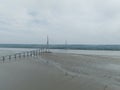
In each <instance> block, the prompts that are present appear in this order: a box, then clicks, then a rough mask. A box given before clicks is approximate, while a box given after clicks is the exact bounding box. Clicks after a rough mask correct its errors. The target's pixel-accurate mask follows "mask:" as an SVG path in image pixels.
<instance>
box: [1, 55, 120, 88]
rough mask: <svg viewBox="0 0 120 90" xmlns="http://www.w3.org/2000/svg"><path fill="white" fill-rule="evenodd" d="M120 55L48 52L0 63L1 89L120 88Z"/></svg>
mask: <svg viewBox="0 0 120 90" xmlns="http://www.w3.org/2000/svg"><path fill="white" fill-rule="evenodd" d="M119 69H120V59H119V58H111V57H108V56H106V57H105V56H99V55H81V54H67V53H66V54H63V53H46V54H42V55H41V56H39V57H28V58H24V59H22V60H21V59H20V60H19V59H18V60H16V61H14V60H13V61H12V62H7V63H4V64H0V89H1V90H120V71H119Z"/></svg>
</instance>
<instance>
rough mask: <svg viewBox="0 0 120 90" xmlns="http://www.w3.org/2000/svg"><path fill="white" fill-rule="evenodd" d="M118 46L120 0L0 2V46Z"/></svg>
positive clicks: (18, 0)
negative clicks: (48, 39) (45, 44)
mask: <svg viewBox="0 0 120 90" xmlns="http://www.w3.org/2000/svg"><path fill="white" fill-rule="evenodd" d="M47 35H48V36H49V38H50V42H51V43H53V44H57V43H59V44H62V43H64V42H65V40H67V41H68V43H70V44H120V0H0V43H38V44H40V43H45V40H46V37H47Z"/></svg>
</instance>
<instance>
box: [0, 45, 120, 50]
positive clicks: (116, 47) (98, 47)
mask: <svg viewBox="0 0 120 90" xmlns="http://www.w3.org/2000/svg"><path fill="white" fill-rule="evenodd" d="M0 47H1V48H41V47H42V48H43V47H44V48H45V47H47V46H46V45H43V44H42V45H41V44H0ZM49 48H50V49H78V50H120V45H49Z"/></svg>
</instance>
